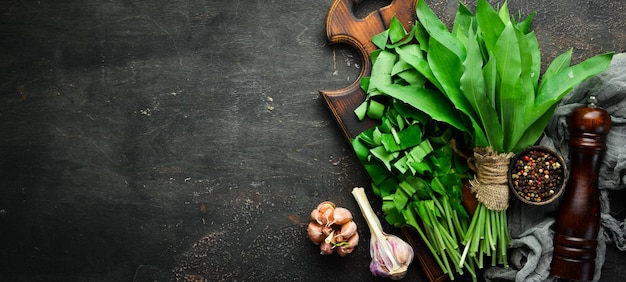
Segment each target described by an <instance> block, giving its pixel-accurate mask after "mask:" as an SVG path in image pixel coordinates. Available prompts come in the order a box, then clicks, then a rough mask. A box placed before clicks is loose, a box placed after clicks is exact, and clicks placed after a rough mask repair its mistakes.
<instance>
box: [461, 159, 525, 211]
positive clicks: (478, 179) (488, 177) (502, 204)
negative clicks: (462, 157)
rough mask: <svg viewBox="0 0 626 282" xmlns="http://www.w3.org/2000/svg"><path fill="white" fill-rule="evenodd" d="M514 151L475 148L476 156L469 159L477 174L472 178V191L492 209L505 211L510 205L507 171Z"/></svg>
mask: <svg viewBox="0 0 626 282" xmlns="http://www.w3.org/2000/svg"><path fill="white" fill-rule="evenodd" d="M513 156H514V154H513V153H506V154H505V153H501V154H498V153H496V152H494V151H493V149H492V148H491V147H481V148H475V149H474V157H472V158H469V159H468V163H469V166H470V168H472V169H473V170H474V171H475V172H476V175H475V176H474V179H472V180H470V181H469V182H470V184H471V185H472V187H471V191H472V192H473V193H474V195H476V200H478V201H479V202H481V203H483V204H484V205H485V207H487V208H488V209H490V210H495V211H503V210H506V209H507V208H508V207H509V186H508V178H507V173H508V171H509V162H510V161H511V158H513Z"/></svg>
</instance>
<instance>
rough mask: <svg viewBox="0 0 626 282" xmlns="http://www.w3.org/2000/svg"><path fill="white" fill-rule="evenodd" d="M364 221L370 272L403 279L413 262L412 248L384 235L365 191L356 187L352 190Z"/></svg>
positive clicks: (392, 236)
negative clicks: (370, 258)
mask: <svg viewBox="0 0 626 282" xmlns="http://www.w3.org/2000/svg"><path fill="white" fill-rule="evenodd" d="M352 195H353V196H354V198H355V199H356V201H357V203H358V204H359V207H360V208H361V212H362V213H363V216H364V217H365V221H366V222H367V225H368V226H369V228H370V233H371V236H372V238H371V240H370V256H371V257H372V262H371V263H370V271H371V272H372V274H373V275H375V276H381V277H389V278H391V279H393V280H399V279H402V278H404V276H405V275H406V272H407V270H408V268H409V265H410V264H411V262H412V261H413V255H414V253H413V248H412V247H411V245H409V244H408V243H407V242H405V241H404V240H402V239H400V237H398V236H395V235H390V234H386V233H384V232H383V230H382V226H381V224H380V221H379V220H378V218H377V217H376V214H375V213H374V210H372V206H371V205H370V203H369V201H368V200H367V196H366V195H365V190H364V189H363V188H360V187H357V188H354V189H353V190H352Z"/></svg>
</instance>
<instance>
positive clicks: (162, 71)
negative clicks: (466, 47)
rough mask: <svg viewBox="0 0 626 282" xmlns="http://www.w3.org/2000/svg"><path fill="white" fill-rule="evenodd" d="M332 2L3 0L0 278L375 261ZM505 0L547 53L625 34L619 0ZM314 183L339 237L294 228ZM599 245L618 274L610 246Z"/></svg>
mask: <svg viewBox="0 0 626 282" xmlns="http://www.w3.org/2000/svg"><path fill="white" fill-rule="evenodd" d="M364 2H365V3H364V4H361V5H359V7H358V8H359V10H358V13H359V15H363V14H365V13H366V12H367V11H369V10H371V9H372V8H373V7H376V6H377V5H378V6H381V5H382V4H385V3H389V1H364ZM474 2H475V1H469V5H470V6H472V3H474ZM428 3H429V4H430V5H431V7H432V8H433V9H434V10H435V11H436V12H437V13H438V14H439V15H441V17H442V18H444V19H445V20H446V21H449V20H450V19H451V18H452V17H453V16H454V13H455V11H456V4H457V1H454V0H449V1H428ZM330 5H331V0H324V1H314V0H313V1H312V0H308V1H301V0H292V1H279V0H271V1H270V0H264V1H244V0H216V1H212V0H205V1H200V0H167V1H162V0H154V1H137V0H80V1H79V0H59V1H43V0H41V1H16V0H7V1H2V2H0V36H1V37H0V254H1V255H0V280H1V281H133V279H135V281H169V280H174V279H176V278H180V279H182V278H188V279H190V278H194V277H196V278H197V277H204V278H206V279H207V280H208V281H371V280H375V279H374V278H373V277H372V276H371V275H370V273H369V270H368V264H369V251H368V249H369V247H368V245H367V244H368V241H369V231H368V230H367V227H366V225H365V222H364V221H363V219H362V217H360V215H359V213H356V212H357V211H358V207H357V205H356V203H355V202H354V200H353V199H352V196H351V195H350V193H349V192H350V190H351V189H352V187H354V186H364V185H367V184H368V181H367V176H366V175H365V174H363V172H362V171H361V167H360V165H359V164H358V163H357V161H356V160H355V158H354V157H353V155H352V152H351V148H350V147H349V146H348V144H347V143H346V142H345V140H344V139H343V135H342V134H341V133H340V131H339V129H338V128H337V126H336V124H335V123H334V121H333V119H332V116H331V115H330V113H329V111H328V110H327V108H326V107H325V105H324V103H323V101H322V100H321V99H320V97H319V94H318V90H320V89H338V88H342V87H345V86H347V85H349V84H350V83H352V81H353V80H354V79H355V78H356V76H357V75H358V73H359V71H360V65H361V61H360V58H358V56H357V55H356V52H354V51H353V50H352V49H350V48H348V47H347V46H341V45H339V46H330V45H328V44H327V42H326V38H325V30H324V27H325V26H324V19H325V16H326V13H327V11H328V8H329V7H330ZM509 5H510V7H511V10H512V11H516V10H518V9H519V10H521V12H522V14H523V15H527V14H528V13H530V12H531V11H533V10H535V11H537V16H536V18H535V21H534V25H533V28H534V29H535V31H536V32H537V35H538V38H539V40H540V44H541V46H542V49H543V51H544V60H545V61H546V62H548V61H550V60H552V59H553V58H554V57H555V56H556V55H558V54H560V53H561V52H563V51H565V50H566V49H568V48H574V57H575V60H576V61H580V60H581V59H582V58H586V57H590V56H592V55H595V54H598V53H601V52H606V51H616V52H623V51H625V50H626V21H624V15H625V14H626V4H625V3H624V1H623V0H553V1H516V0H510V1H509ZM544 64H545V63H544ZM620 197H622V196H620ZM323 200H332V201H334V202H335V203H336V204H337V205H339V206H344V207H347V208H349V209H351V210H352V211H354V212H355V213H356V214H357V218H356V220H357V223H358V224H359V227H360V233H361V238H362V240H361V246H359V247H358V249H357V250H356V251H355V253H353V254H352V255H350V256H349V257H346V258H338V257H337V256H330V257H324V256H320V255H319V251H318V249H317V247H316V246H314V245H313V244H312V243H310V241H308V240H307V239H306V224H307V221H308V216H309V212H310V211H311V210H312V209H313V208H314V207H315V206H316V205H317V203H319V202H321V201H323ZM372 201H373V202H374V203H376V199H372ZM617 213H619V211H617ZM386 229H387V230H388V231H390V232H397V230H393V229H391V228H388V227H386ZM607 256H608V257H607V264H606V265H605V269H604V277H603V278H604V279H606V280H605V281H618V280H621V278H622V277H623V276H624V274H626V271H625V270H624V269H623V267H622V266H621V265H623V264H624V263H626V256H625V255H624V254H622V253H620V252H619V251H616V250H614V248H611V246H609V254H608V255H607ZM409 278H410V281H425V278H424V276H423V274H422V273H421V270H420V269H419V268H418V267H417V264H415V267H413V268H412V269H411V271H410V272H409Z"/></svg>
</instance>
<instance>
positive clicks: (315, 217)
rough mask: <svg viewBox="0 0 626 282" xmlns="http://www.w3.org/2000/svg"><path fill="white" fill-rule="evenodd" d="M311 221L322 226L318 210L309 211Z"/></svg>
mask: <svg viewBox="0 0 626 282" xmlns="http://www.w3.org/2000/svg"><path fill="white" fill-rule="evenodd" d="M311 221H315V222H317V223H319V224H320V225H321V224H322V213H320V211H319V210H318V209H314V210H312V211H311Z"/></svg>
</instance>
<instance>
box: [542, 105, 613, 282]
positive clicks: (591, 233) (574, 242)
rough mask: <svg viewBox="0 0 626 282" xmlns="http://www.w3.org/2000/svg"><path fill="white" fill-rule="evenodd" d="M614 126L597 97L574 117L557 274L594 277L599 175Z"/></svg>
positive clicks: (557, 238) (556, 245)
mask: <svg viewBox="0 0 626 282" xmlns="http://www.w3.org/2000/svg"><path fill="white" fill-rule="evenodd" d="M610 129H611V116H610V115H609V113H608V112H606V111H605V110H603V109H601V108H599V107H597V106H596V99H595V97H593V96H591V97H590V98H589V103H588V105H587V106H584V107H581V108H578V109H575V110H574V111H573V112H572V114H571V116H570V120H569V130H570V141H569V150H570V165H569V167H570V176H569V180H568V183H567V186H566V190H565V194H564V195H563V199H561V204H560V208H559V212H558V215H557V217H556V223H555V235H554V253H553V255H552V265H551V270H550V274H551V275H553V276H555V277H559V278H564V279H569V280H575V281H590V280H593V276H594V271H595V258H596V248H597V245H598V241H597V237H598V232H599V229H600V191H599V189H598V175H599V171H600V164H601V162H602V158H603V157H604V153H605V152H606V143H605V141H606V135H607V134H608V132H609V130H610Z"/></svg>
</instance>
